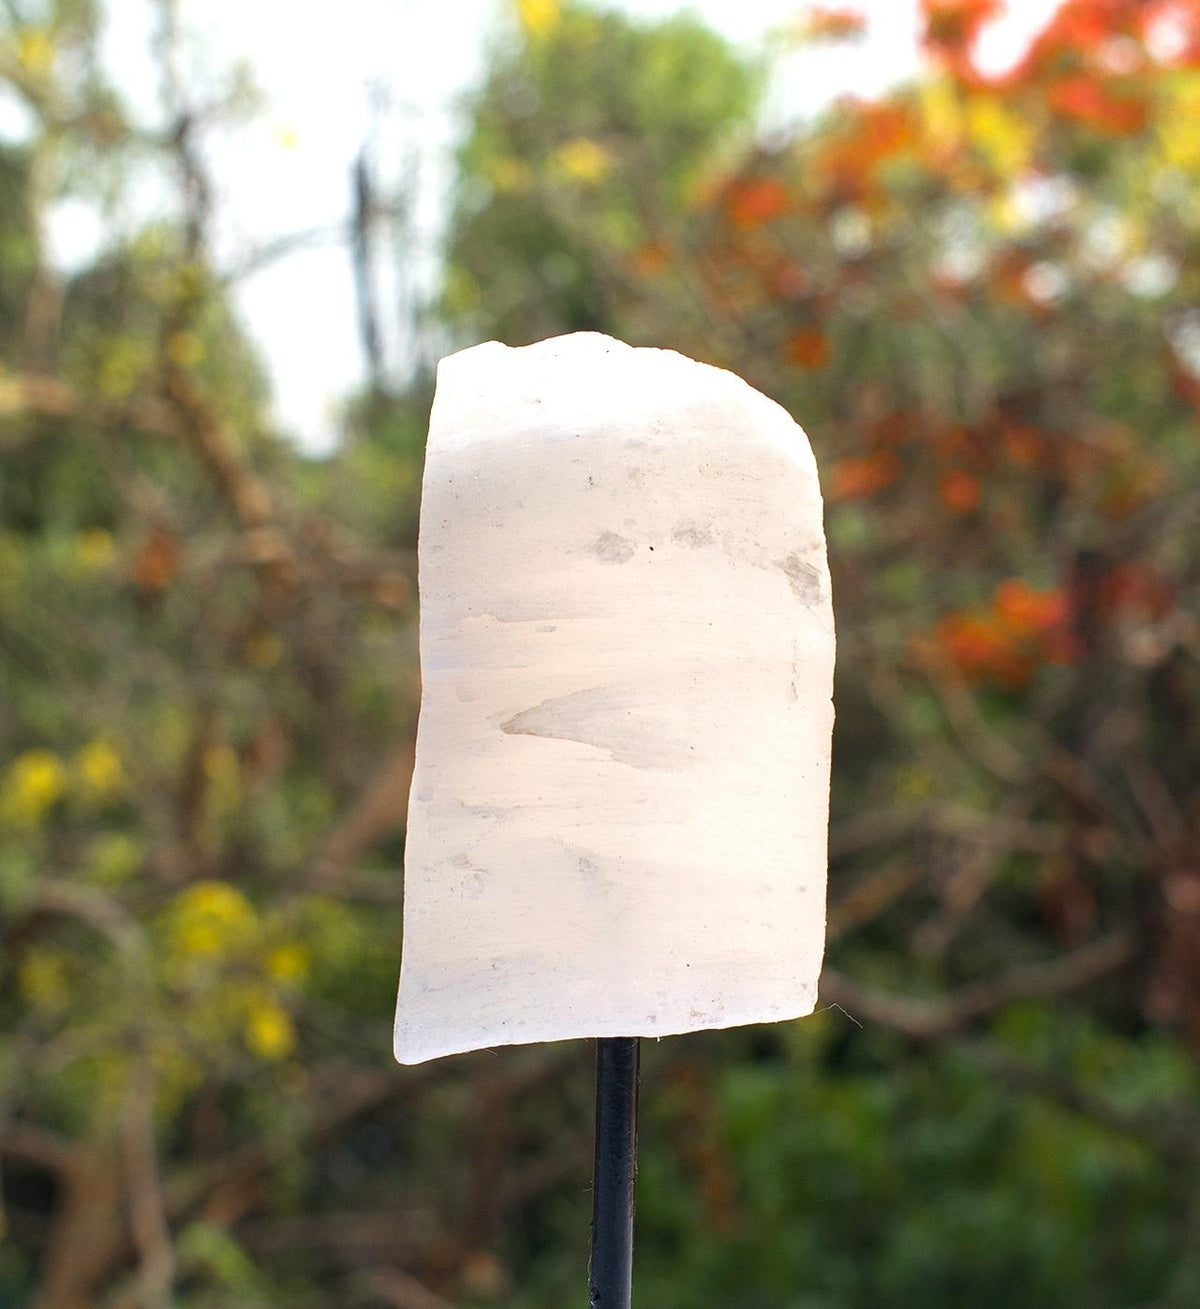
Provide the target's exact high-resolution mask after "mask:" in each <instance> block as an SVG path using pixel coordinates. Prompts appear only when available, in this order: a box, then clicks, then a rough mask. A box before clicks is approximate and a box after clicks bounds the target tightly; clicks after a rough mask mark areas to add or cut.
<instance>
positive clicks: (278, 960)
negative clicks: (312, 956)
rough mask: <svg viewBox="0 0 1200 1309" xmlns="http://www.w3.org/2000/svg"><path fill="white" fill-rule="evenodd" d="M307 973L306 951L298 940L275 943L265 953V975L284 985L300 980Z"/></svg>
mask: <svg viewBox="0 0 1200 1309" xmlns="http://www.w3.org/2000/svg"><path fill="white" fill-rule="evenodd" d="M307 974H308V951H307V950H306V949H305V948H304V946H302V945H301V944H300V943H299V941H288V942H285V944H283V945H277V946H276V947H275V948H274V950H271V951H270V952H269V953H268V954H267V975H268V976H269V977H271V978H272V979H273V980H274V981H276V982H281V983H283V984H284V985H287V984H290V983H294V982H302V981H303V980H304V978H305V977H306V976H307Z"/></svg>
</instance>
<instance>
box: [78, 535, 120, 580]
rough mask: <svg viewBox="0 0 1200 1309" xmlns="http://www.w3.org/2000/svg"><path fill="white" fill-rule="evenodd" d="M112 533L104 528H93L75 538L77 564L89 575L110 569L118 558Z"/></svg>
mask: <svg viewBox="0 0 1200 1309" xmlns="http://www.w3.org/2000/svg"><path fill="white" fill-rule="evenodd" d="M116 553H117V548H116V546H115V545H114V544H113V539H112V533H111V532H106V531H105V530H104V528H102V527H91V528H89V529H88V530H87V531H86V532H80V533H79V535H78V536H77V537H76V538H75V562H76V563H77V564H78V565H79V567H80V568H82V569H83V570H84V572H87V573H98V572H100V571H101V570H103V569H105V568H108V567H109V566H110V565H111V564H112V561H113V559H114V558H115V557H116Z"/></svg>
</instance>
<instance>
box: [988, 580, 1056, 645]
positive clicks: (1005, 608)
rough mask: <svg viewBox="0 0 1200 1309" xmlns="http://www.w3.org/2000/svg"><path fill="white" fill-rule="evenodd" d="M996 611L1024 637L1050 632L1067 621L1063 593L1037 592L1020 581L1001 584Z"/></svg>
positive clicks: (997, 589) (996, 600) (996, 599)
mask: <svg viewBox="0 0 1200 1309" xmlns="http://www.w3.org/2000/svg"><path fill="white" fill-rule="evenodd" d="M993 607H994V609H995V612H996V614H997V615H998V616H999V617H1000V618H1002V619H1003V620H1004V622H1006V623H1007V624H1008V626H1009V627H1010V628H1011V629H1012V630H1013V631H1014V632H1017V633H1019V634H1021V635H1029V634H1035V633H1039V632H1048V631H1049V630H1050V629H1051V628H1054V627H1058V626H1060V625H1061V624H1062V623H1064V622H1065V621H1066V618H1067V598H1066V596H1065V595H1064V594H1063V593H1062V591H1059V590H1050V591H1035V590H1034V589H1033V588H1032V587H1031V586H1030V585H1029V584H1028V583H1027V582H1023V581H1022V580H1021V579H1020V578H1019V577H1011V578H1009V579H1008V581H1006V582H1001V583H1000V585H999V586H998V587H997V588H996V595H995V600H994V602H993Z"/></svg>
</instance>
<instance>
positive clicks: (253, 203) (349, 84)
mask: <svg viewBox="0 0 1200 1309" xmlns="http://www.w3.org/2000/svg"><path fill="white" fill-rule="evenodd" d="M618 7H619V8H622V9H624V10H625V11H627V12H628V13H630V14H632V15H635V16H637V17H640V18H656V17H666V16H668V15H670V14H672V13H674V12H676V11H677V10H678V9H679V8H680V5H679V3H678V0H618ZM690 7H691V9H692V10H693V11H694V12H696V13H697V14H698V15H699V16H700V17H702V18H703V19H704V20H705V21H706V22H708V23H709V24H710V25H711V26H713V27H714V28H715V29H717V30H718V31H720V32H721V33H722V34H723V35H725V36H726V37H728V38H729V39H730V40H732V41H734V42H736V43H738V44H739V45H741V46H743V47H746V48H749V49H757V48H759V47H760V45H761V42H762V41H763V39H764V38H765V37H766V35H767V34H768V33H769V32H770V31H771V30H772V29H775V28H777V27H779V26H780V25H782V24H784V23H786V22H788V21H789V20H793V19H795V18H796V16H797V15H798V14H801V13H803V12H804V9H805V7H806V6H805V5H804V4H803V3H798V2H797V0H753V2H752V3H750V4H734V3H732V2H731V0H693V3H692V4H691V6H690ZM854 7H856V8H858V9H859V10H860V11H862V12H863V13H865V14H866V16H867V17H868V19H869V20H870V29H869V34H868V37H867V39H866V40H865V41H862V42H859V43H856V44H854V45H847V46H841V47H837V46H835V47H832V48H830V47H823V48H822V49H821V50H820V51H819V52H818V53H815V54H814V53H808V52H805V53H801V54H799V55H796V56H794V57H792V58H791V59H790V60H789V61H788V62H787V63H786V64H785V65H784V67H783V68H782V69H781V73H780V76H779V77H778V78H777V80H776V83H775V85H774V87H773V88H772V91H771V95H770V97H769V100H768V121H769V122H771V123H784V122H787V121H790V120H794V119H795V118H796V117H797V116H802V115H806V114H811V113H813V112H814V111H816V110H818V109H820V108H821V106H822V105H824V104H826V103H828V102H829V100H831V99H832V98H833V97H835V96H837V95H839V94H844V93H853V94H857V95H872V94H876V93H878V92H879V91H880V90H881V89H883V88H884V87H885V86H887V85H888V84H890V83H892V82H895V81H900V80H903V79H904V78H906V77H909V76H911V75H912V73H913V72H914V71H915V70H916V68H917V26H918V24H917V0H860V3H859V4H858V5H856V6H854ZM1008 8H1009V13H1008V14H1007V15H1006V16H1005V17H1004V18H1003V19H1002V20H1001V21H1000V22H998V23H997V24H995V25H994V26H993V28H992V29H991V30H990V31H988V33H987V34H986V36H985V39H984V43H983V46H982V50H981V55H982V62H983V63H984V64H985V65H987V66H989V67H992V68H1001V67H1004V66H1006V65H1008V64H1011V63H1013V62H1015V60H1016V59H1017V58H1018V57H1019V55H1020V52H1021V51H1022V50H1023V48H1024V46H1025V44H1026V43H1027V42H1028V39H1029V36H1030V35H1031V34H1032V32H1033V31H1035V30H1036V29H1037V28H1038V27H1039V26H1040V25H1041V24H1042V23H1044V22H1045V21H1046V20H1047V19H1048V18H1049V16H1050V15H1051V13H1052V12H1053V10H1054V8H1055V4H1054V0H1010V3H1009V6H1008ZM182 12H183V18H184V23H185V27H186V28H187V29H188V30H189V31H190V32H191V33H193V34H195V36H196V38H197V39H196V40H195V41H194V42H193V45H194V50H193V54H194V55H195V60H196V64H197V66H198V67H201V68H208V69H210V70H211V69H221V68H224V67H227V66H229V65H230V64H232V63H235V62H236V61H239V60H241V61H245V63H246V64H247V65H248V66H249V68H250V70H251V73H252V76H253V80H254V82H255V84H256V85H257V86H258V87H260V88H261V90H262V92H263V95H264V98H265V109H264V112H263V113H262V114H261V115H259V116H258V117H257V118H256V119H255V121H254V122H253V124H252V125H251V126H250V127H247V128H240V129H235V130H223V131H221V132H219V133H214V134H212V136H211V138H210V148H209V158H210V162H211V167H212V170H213V173H214V175H215V176H216V178H217V180H218V200H217V214H216V218H217V222H216V232H215V239H216V246H217V251H216V253H217V257H218V259H219V261H221V263H222V266H223V267H228V266H237V265H238V264H239V263H240V262H241V261H242V260H244V259H245V257H246V256H247V254H248V253H250V252H252V251H254V250H256V249H260V248H262V247H264V246H266V245H267V244H269V243H271V242H273V241H276V240H277V239H278V238H280V237H281V236H286V235H288V234H293V233H311V234H312V240H311V241H310V242H306V243H304V244H303V245H302V246H301V248H300V249H299V251H298V252H296V253H292V254H290V255H289V256H287V257H286V258H283V259H281V260H278V261H275V262H273V263H271V264H270V265H268V266H266V267H264V268H263V270H262V271H260V272H257V273H255V274H254V275H253V276H250V277H247V278H245V279H243V280H242V281H241V282H240V285H239V290H238V293H237V301H238V306H239V309H240V311H241V314H242V316H243V319H244V320H245V322H246V324H247V326H248V328H249V330H250V332H251V335H252V336H253V338H254V339H255V341H256V342H257V343H258V344H259V348H260V349H261V350H262V351H263V353H264V355H265V359H266V364H267V367H268V370H269V372H270V375H271V379H272V382H273V386H274V393H275V404H276V410H277V414H278V417H279V420H280V423H281V425H282V427H283V428H284V430H286V431H287V432H288V433H290V434H291V435H293V436H294V437H295V438H296V439H297V440H298V441H299V442H300V443H301V444H302V445H303V446H304V447H305V448H307V449H311V450H313V451H320V450H324V449H328V448H329V447H330V445H331V444H332V443H333V442H334V441H335V440H336V437H337V420H336V412H337V405H338V402H339V401H340V400H341V399H342V398H343V397H344V396H345V395H346V393H347V392H348V391H351V390H353V389H354V388H355V387H356V386H358V385H360V384H361V382H362V380H363V358H362V351H361V348H360V344H359V339H358V335H357V330H356V318H355V304H354V294H353V278H352V275H351V268H350V262H349V257H348V253H347V250H346V246H345V244H344V242H339V241H337V240H334V239H331V238H332V233H333V231H334V229H337V228H344V224H345V221H346V215H347V211H348V206H349V201H350V181H349V168H350V165H351V162H352V161H353V159H354V157H355V155H356V154H357V152H358V151H359V149H360V148H361V147H362V144H363V141H364V139H365V138H366V136H367V135H368V132H369V128H370V122H371V114H370V108H369V106H370V103H371V96H372V94H373V93H374V94H375V95H376V96H379V95H386V97H387V98H388V99H389V101H390V103H391V112H390V113H389V114H388V115H387V117H386V119H385V122H386V123H387V124H390V125H391V126H390V128H385V131H384V139H381V140H379V141H378V143H377V154H378V158H379V161H380V166H381V169H382V171H383V176H384V179H385V181H388V182H392V183H394V182H395V181H396V180H397V175H396V167H395V163H394V162H392V163H390V164H389V162H388V161H389V160H391V161H394V160H395V159H396V157H397V156H399V155H400V154H402V152H403V147H404V145H405V141H404V140H403V139H389V137H388V132H389V131H390V132H391V133H393V134H394V133H396V132H397V131H399V133H400V134H401V136H402V137H407V138H408V139H409V140H410V141H411V140H417V141H419V143H420V151H419V155H420V158H419V161H418V163H419V167H418V173H417V182H418V191H419V197H418V200H419V203H418V206H417V212H416V215H415V225H416V230H417V247H418V255H417V260H416V268H415V274H416V276H417V279H418V281H421V280H423V281H424V282H425V283H426V285H428V284H429V282H430V281H431V280H432V278H433V276H434V275H435V273H436V248H437V239H438V234H439V231H440V229H441V226H442V222H443V218H444V210H445V204H446V197H447V192H448V183H449V177H450V173H449V152H450V150H451V148H452V146H453V142H454V139H455V135H456V133H457V131H458V130H459V126H460V123H461V118H460V116H459V112H458V106H460V105H461V101H462V97H463V94H464V92H466V91H467V90H468V89H469V87H470V86H471V84H472V82H473V80H474V79H475V78H477V77H478V75H479V73H480V70H481V68H482V66H483V61H484V57H485V53H486V48H487V44H488V41H489V38H490V36H491V35H492V34H493V33H494V32H495V30H496V25H497V22H498V21H512V9H511V7H510V5H509V3H508V0H446V3H444V4H438V5H434V4H432V3H428V2H427V0H342V3H341V4H339V5H338V6H337V9H336V21H334V22H331V21H330V16H329V13H328V11H326V10H323V9H318V8H316V7H313V6H305V5H299V6H293V7H291V8H290V9H289V10H288V11H287V19H286V24H285V25H284V26H283V27H282V28H281V13H282V12H283V11H281V10H280V9H279V8H278V7H277V6H274V5H247V4H245V3H243V2H242V0H184V3H183V5H182ZM110 14H111V17H110V19H109V27H108V32H107V40H106V48H107V55H108V58H109V61H110V64H111V66H112V67H113V69H114V70H115V71H116V73H117V80H118V82H119V84H120V85H121V86H122V90H123V92H124V94H126V95H127V96H128V97H129V99H130V100H131V102H132V103H133V104H134V105H135V106H137V107H140V108H142V109H143V111H144V112H145V113H146V114H147V115H148V116H153V115H154V114H155V113H156V89H157V88H156V85H155V82H154V78H153V74H152V71H151V63H150V60H149V56H148V50H149V44H148V42H149V40H150V38H151V35H152V31H153V28H152V12H151V6H150V5H149V4H148V3H147V2H146V0H124V2H123V3H122V4H121V5H119V6H113V7H112V8H111V10H110ZM372 88H375V90H374V92H372ZM5 108H6V107H5V106H0V134H3V135H9V134H10V133H11V132H12V131H14V130H18V131H19V124H18V125H17V127H16V129H14V128H13V126H12V125H11V124H10V123H9V121H8V119H9V117H10V115H8V114H6V113H4V112H3V110H4V109H5ZM389 170H390V171H389ZM143 199H144V200H145V203H146V205H147V210H146V212H145V213H141V214H137V215H119V216H118V221H124V222H126V223H128V222H131V221H137V220H138V219H141V218H144V217H145V216H146V215H147V213H153V212H154V211H155V205H156V202H157V203H158V205H159V207H161V202H162V201H164V200H165V196H156V195H154V194H153V192H145V193H144V194H143ZM102 237H103V231H102V228H101V227H100V225H99V220H98V219H97V217H96V215H95V213H94V211H93V210H91V209H90V208H89V207H87V206H85V205H83V204H81V203H71V204H69V205H67V206H64V207H63V208H62V209H61V210H60V212H59V213H58V215H57V217H56V221H55V225H54V231H53V239H54V241H55V245H56V247H57V249H58V251H59V254H60V257H61V258H62V259H63V260H64V261H65V262H67V263H68V264H72V263H74V264H80V263H83V262H85V261H86V260H87V259H88V258H90V257H91V255H92V253H93V252H94V251H95V249H96V246H97V243H98V242H99V241H100V240H102ZM391 271H392V272H393V273H394V272H395V271H397V270H391ZM385 275H387V271H386V270H385ZM392 286H393V282H392V280H391V277H390V275H389V276H388V280H387V281H386V282H385V284H384V289H383V294H384V296H385V297H386V296H388V295H390V294H392Z"/></svg>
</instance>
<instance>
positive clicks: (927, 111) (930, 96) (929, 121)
mask: <svg viewBox="0 0 1200 1309" xmlns="http://www.w3.org/2000/svg"><path fill="white" fill-rule="evenodd" d="M920 103H921V120H922V124H923V126H924V131H925V135H926V137H927V138H928V139H929V140H930V141H931V142H932V143H933V144H934V145H935V146H937V147H939V148H943V149H945V148H949V147H952V146H954V145H957V143H958V140H959V138H960V137H961V136H962V128H963V115H962V108H961V106H960V104H959V99H958V92H957V91H956V90H955V89H954V85H953V83H952V82H950V81H949V80H948V79H946V78H939V79H937V80H936V81H930V82H927V83H925V85H924V86H922V87H921V91H920Z"/></svg>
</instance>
